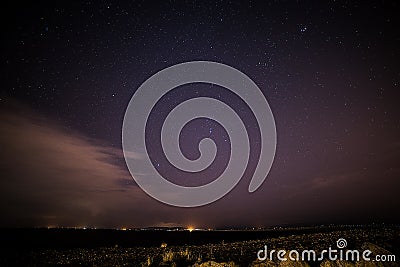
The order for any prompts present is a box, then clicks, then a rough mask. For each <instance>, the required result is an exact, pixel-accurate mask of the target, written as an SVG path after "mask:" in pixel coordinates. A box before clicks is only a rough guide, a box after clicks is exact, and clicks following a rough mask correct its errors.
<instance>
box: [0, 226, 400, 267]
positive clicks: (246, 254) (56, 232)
mask: <svg viewBox="0 0 400 267" xmlns="http://www.w3.org/2000/svg"><path fill="white" fill-rule="evenodd" d="M0 234H1V237H2V243H3V244H2V246H4V248H3V249H2V250H1V253H0V266H325V267H327V266H399V264H398V263H399V259H400V228H399V227H398V226H368V227H366V226H364V227H360V226H359V227H350V226H347V227H343V226H342V227H306V228H304V227H303V228H290V229H289V228H286V229H275V230H262V231H261V230H259V231H255V230H247V231H244V230H241V231H239V230H235V231H233V230H230V231H229V230H224V231H222V230H221V231H192V232H189V231H167V230H126V231H121V230H101V229H99V230H94V229H86V230H83V229H1V230H0ZM340 238H344V239H346V241H347V246H346V248H345V249H359V250H362V249H363V250H365V249H369V250H371V251H372V253H373V254H374V255H375V254H376V255H378V254H381V255H382V254H385V255H389V254H390V255H394V256H395V259H396V261H394V262H393V261H391V262H385V263H382V262H379V263H378V262H362V261H358V262H357V261H346V262H345V261H336V262H332V261H326V260H324V261H303V262H289V261H286V262H282V261H278V260H276V259H274V260H271V261H268V260H267V261H264V262H259V261H257V251H259V250H260V249H263V248H264V246H265V245H267V246H268V248H270V249H276V250H279V249H284V250H286V251H289V250H294V249H296V250H304V249H313V250H316V251H322V250H323V249H328V248H329V247H332V248H335V249H336V248H337V247H336V241H337V240H338V239H340ZM335 264H336V265H335Z"/></svg>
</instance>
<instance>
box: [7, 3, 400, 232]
mask: <svg viewBox="0 0 400 267" xmlns="http://www.w3.org/2000/svg"><path fill="white" fill-rule="evenodd" d="M399 11H400V9H399V4H398V3H396V2H395V1H393V2H390V1H385V2H374V3H359V4H355V3H351V2H327V3H322V1H315V2H295V1H285V2H273V1H260V2H253V1H250V2H247V1H243V3H238V2H235V1H193V2H192V1H182V2H175V1H160V2H150V1H146V2H145V1H126V3H124V4H123V3H114V2H100V1H99V2H97V1H93V2H91V1H84V2H81V3H73V4H71V3H70V2H65V3H59V1H53V2H49V3H45V2H40V3H37V2H32V3H30V4H28V3H25V4H23V3H14V4H12V5H11V4H10V5H6V4H4V5H3V6H2V9H1V13H2V14H1V20H2V23H1V29H2V41H1V50H2V54H1V69H2V75H1V76H2V78H1V87H0V118H1V119H0V124H1V125H0V144H1V145H0V148H1V154H0V155H1V158H0V169H1V180H0V203H1V204H0V214H1V218H2V219H1V220H0V225H1V226H29V227H31V226H92V227H142V226H172V225H173V226H184V227H187V226H189V225H191V226H195V227H242V226H257V227H261V226H271V225H288V224H290V225H295V224H322V223H324V224H326V223H374V222H377V223H381V222H385V223H399V222H400V205H399V200H398V199H399V198H398V195H399V189H400V167H399V166H400V164H399V163H400V120H399V118H400V109H399V96H400V93H399V90H400V88H399V87H400V86H399V83H400V63H399V60H400V31H399V29H398V27H396V25H400V21H399V16H398V14H399ZM194 60H203V61H214V62H220V63H223V64H227V65H229V66H232V67H234V68H236V69H238V70H240V71H242V72H243V73H245V74H246V75H248V76H249V77H250V78H251V79H252V80H253V81H254V82H255V83H256V84H257V85H258V86H259V88H260V89H261V90H262V92H263V94H264V95H265V97H266V99H267V100H268V102H269V105H270V107H271V109H272V111H273V114H274V117H275V122H276V129H277V140H278V141H277V150H276V155H275V161H274V163H273V166H272V169H271V171H270V173H269V175H268V178H267V179H266V180H265V181H264V183H263V184H262V186H261V187H260V188H259V189H258V190H257V191H256V192H254V193H249V192H248V190H247V189H248V185H249V182H250V180H251V176H252V171H254V167H255V166H256V164H257V146H258V145H259V136H258V135H257V132H258V128H257V127H258V126H257V123H256V122H255V121H254V118H253V117H252V114H251V110H249V109H248V108H247V107H246V106H245V105H244V104H243V103H242V102H241V101H240V99H237V97H236V96H235V95H232V94H231V93H229V92H228V91H227V90H225V89H224V88H220V87H218V86H215V85H214V86H212V85H210V84H199V83H198V84H189V85H185V86H182V87H180V88H176V89H174V90H173V91H171V92H170V93H168V94H167V95H165V96H164V97H163V98H162V101H160V103H158V105H157V106H156V107H155V109H154V110H153V112H152V114H151V116H150V118H149V130H148V131H149V132H151V135H150V137H149V138H150V139H152V142H151V148H150V149H151V153H152V156H154V157H155V159H154V161H153V162H154V164H155V165H156V167H157V169H158V170H159V171H160V172H163V173H165V174H166V176H168V179H169V180H170V181H173V182H174V183H177V184H181V185H186V186H198V185H202V184H206V183H208V182H210V181H212V180H214V179H215V178H216V177H218V176H219V174H220V173H221V172H222V171H223V169H224V167H225V166H226V164H227V161H228V160H229V157H230V145H229V143H230V141H229V135H228V133H227V132H226V131H224V129H223V128H222V127H221V125H218V124H217V123H215V121H212V120H207V119H199V120H196V121H193V122H192V123H190V124H189V125H187V126H185V128H184V129H183V131H182V133H181V141H182V144H181V147H182V151H183V153H184V154H185V155H186V156H187V157H188V158H192V159H194V158H196V157H197V156H198V150H197V145H194V144H197V142H198V141H199V140H201V139H202V138H204V137H210V138H213V139H214V141H215V143H216V144H217V147H218V152H217V158H216V160H215V161H214V163H213V164H212V165H211V166H210V168H209V169H208V170H205V171H204V172H202V173H201V174H197V175H195V176H193V177H188V176H189V175H188V174H187V173H184V172H179V171H178V170H176V169H174V168H171V166H168V161H167V160H166V159H165V158H164V157H163V155H162V150H161V148H160V147H159V146H158V147H157V144H158V142H157V140H158V139H157V138H159V137H157V136H158V135H157V133H156V132H157V130H159V129H160V127H161V123H162V121H163V118H165V116H166V115H167V114H166V113H168V112H169V110H170V109H171V108H172V107H173V106H174V105H176V104H178V103H180V102H181V101H184V100H185V99H190V98H194V97H198V96H211V97H214V98H217V99H219V100H221V101H224V102H226V103H228V104H230V105H232V106H233V107H235V110H237V112H238V113H241V114H242V115H243V118H244V120H245V124H246V127H247V128H248V132H249V135H250V136H251V140H250V141H251V146H252V147H254V148H255V149H254V150H253V153H252V154H251V156H250V162H249V166H248V169H247V170H246V172H245V175H244V177H243V178H242V179H241V181H240V183H239V184H238V186H236V187H235V188H234V189H233V190H232V191H231V192H230V193H229V194H228V195H227V196H225V197H224V198H222V199H221V200H218V201H217V202H214V203H212V204H210V205H206V206H203V207H198V208H178V207H171V206H168V205H166V204H162V203H160V202H158V201H157V200H155V199H153V198H151V197H150V196H148V195H147V194H146V193H144V192H143V191H142V190H141V189H140V188H139V187H138V186H137V185H136V183H135V182H134V180H133V178H132V177H131V175H130V173H129V172H128V169H127V167H126V164H125V161H124V157H123V154H122V144H121V142H122V141H121V131H122V122H123V118H124V113H125V110H126V108H127V105H128V103H129V101H130V99H131V97H132V96H133V94H134V93H135V91H136V90H137V88H138V87H139V86H140V85H141V84H142V83H143V82H144V81H145V80H146V79H148V78H149V77H150V76H152V75H153V74H155V73H156V72H158V71H160V70H162V69H164V68H166V67H169V66H172V65H175V64H178V63H182V62H188V61H194ZM153 133H154V134H153ZM132 154H133V155H132V156H133V157H134V156H138V157H139V156H140V155H136V154H135V152H134V151H133V152H132Z"/></svg>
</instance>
